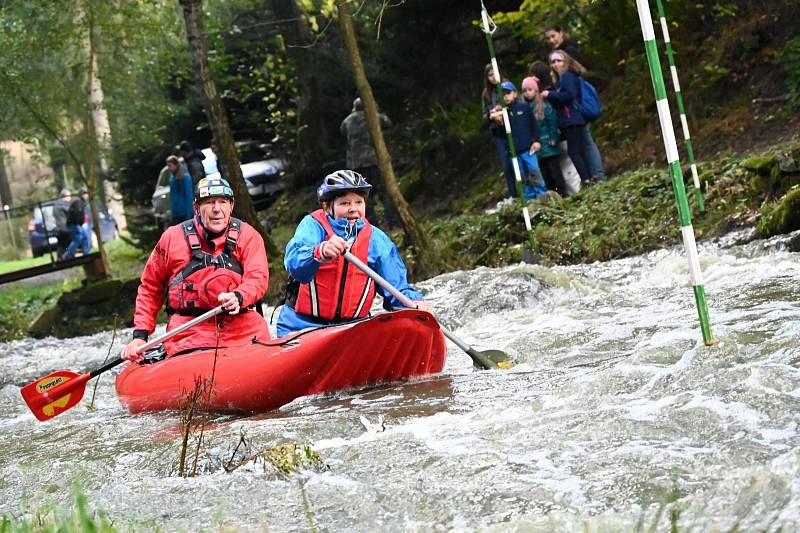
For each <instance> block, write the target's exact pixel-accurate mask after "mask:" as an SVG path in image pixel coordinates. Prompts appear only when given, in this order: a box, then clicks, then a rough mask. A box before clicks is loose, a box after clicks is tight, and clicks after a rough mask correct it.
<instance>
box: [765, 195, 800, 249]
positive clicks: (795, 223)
mask: <svg viewBox="0 0 800 533" xmlns="http://www.w3.org/2000/svg"><path fill="white" fill-rule="evenodd" d="M796 229H800V188H797V189H793V190H791V191H789V192H788V193H787V194H786V195H785V196H784V197H783V198H781V200H780V201H779V202H773V203H771V204H765V205H764V207H762V208H761V219H760V220H759V221H758V231H759V233H761V234H762V235H764V236H765V237H771V236H772V235H778V234H781V233H789V232H791V231H794V230H796Z"/></svg>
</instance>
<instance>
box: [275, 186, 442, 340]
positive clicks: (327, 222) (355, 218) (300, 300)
mask: <svg viewBox="0 0 800 533" xmlns="http://www.w3.org/2000/svg"><path fill="white" fill-rule="evenodd" d="M371 189H372V186H371V185H370V184H369V183H367V180H365V179H364V177H363V176H361V174H359V173H358V172H355V171H352V170H338V171H336V172H334V173H332V174H329V175H327V176H325V179H323V180H322V185H320V186H319V188H318V189H317V199H318V200H319V203H320V209H317V210H316V211H313V212H312V213H310V214H308V215H306V217H305V218H303V220H302V221H300V224H299V225H298V226H297V230H296V231H295V234H294V237H292V239H291V240H290V241H289V243H288V244H287V245H286V253H285V254H284V260H283V262H284V266H285V267H286V271H287V272H288V273H289V276H290V279H289V283H288V284H287V290H286V302H285V303H284V305H283V306H282V307H281V312H280V315H278V324H277V335H278V337H283V336H285V335H287V334H289V333H291V332H293V331H299V330H303V329H307V328H314V327H319V326H325V325H330V324H337V323H341V322H347V321H350V320H355V319H359V318H364V317H366V316H368V315H369V310H370V308H371V307H372V300H373V298H374V296H375V293H376V292H378V293H380V295H381V296H382V297H383V307H384V308H385V309H387V310H388V309H392V308H395V307H402V306H403V305H402V304H401V303H400V302H399V301H398V300H397V299H396V298H395V297H394V296H392V295H391V293H389V292H388V291H386V290H385V289H384V288H382V287H376V286H375V283H374V282H373V280H372V279H371V278H370V277H369V276H367V275H366V274H365V273H364V272H362V271H361V270H360V269H359V268H358V267H356V266H355V265H353V264H351V263H350V262H349V261H347V260H346V259H345V258H344V253H345V252H346V251H350V253H352V254H353V255H355V256H356V257H358V258H359V259H361V261H362V262H364V263H366V264H367V265H368V266H369V267H370V268H372V269H373V270H375V271H376V272H377V273H378V274H380V275H381V276H382V277H383V278H384V279H386V280H387V281H388V282H389V283H390V284H392V285H393V286H394V287H395V288H396V289H397V290H398V291H400V292H401V293H402V294H404V295H405V296H406V297H408V299H410V300H412V301H413V302H414V304H415V305H416V306H417V308H418V309H421V310H423V311H428V312H430V311H431V307H430V305H429V304H427V303H426V302H424V301H422V295H421V294H419V293H418V292H417V291H416V290H415V289H414V288H413V287H412V286H411V285H409V283H408V279H407V277H406V266H405V264H404V263H403V259H402V258H401V257H400V253H399V252H398V250H397V247H396V246H395V245H394V243H393V242H392V241H391V239H389V237H388V236H387V235H386V234H385V233H384V232H383V231H381V230H380V229H378V228H377V227H375V226H372V225H371V224H370V223H369V221H368V220H367V219H366V218H364V215H365V212H366V202H367V198H368V195H369V191H370V190H371Z"/></svg>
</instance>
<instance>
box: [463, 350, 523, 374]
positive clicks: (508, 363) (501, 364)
mask: <svg viewBox="0 0 800 533" xmlns="http://www.w3.org/2000/svg"><path fill="white" fill-rule="evenodd" d="M467 353H468V354H469V355H470V356H472V362H473V364H474V366H475V367H476V368H481V369H484V370H489V369H491V368H511V367H513V366H514V365H515V363H514V358H513V357H511V356H510V355H508V354H507V353H506V352H503V351H501V350H480V351H479V350H475V349H474V348H471V351H469V352H467Z"/></svg>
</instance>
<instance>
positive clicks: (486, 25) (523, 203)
mask: <svg viewBox="0 0 800 533" xmlns="http://www.w3.org/2000/svg"><path fill="white" fill-rule="evenodd" d="M481 20H482V22H483V33H485V34H486V44H487V45H489V57H490V58H491V62H492V70H493V71H494V79H495V80H496V81H497V96H498V98H497V99H498V102H499V103H500V106H501V107H502V109H503V125H504V126H505V128H506V139H508V149H509V151H510V152H511V163H512V165H513V166H514V177H515V178H516V185H517V195H518V196H519V205H520V208H521V209H522V218H523V219H525V229H526V230H527V232H528V242H529V243H530V246H531V254H532V255H534V256H535V255H536V240H535V239H534V238H533V228H532V227H531V215H530V212H529V211H528V202H527V200H526V199H525V194H524V191H523V189H522V173H521V172H520V170H519V161H518V160H517V151H516V149H515V148H514V138H513V137H512V135H511V121H509V119H508V108H507V107H506V101H505V99H504V98H503V89H502V87H500V85H501V83H502V81H501V78H500V69H499V68H498V66H497V57H496V55H495V52H494V41H493V40H492V34H493V33H494V31H495V30H496V29H497V26H496V25H495V24H494V22H493V21H492V20H491V19H490V18H489V12H488V11H486V6H484V5H483V2H482V1H481ZM528 262H533V261H532V260H531V261H528Z"/></svg>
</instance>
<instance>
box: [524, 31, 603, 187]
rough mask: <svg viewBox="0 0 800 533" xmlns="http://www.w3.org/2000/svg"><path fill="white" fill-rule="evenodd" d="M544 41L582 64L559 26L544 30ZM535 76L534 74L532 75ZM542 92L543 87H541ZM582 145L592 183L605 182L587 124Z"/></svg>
mask: <svg viewBox="0 0 800 533" xmlns="http://www.w3.org/2000/svg"><path fill="white" fill-rule="evenodd" d="M544 36H545V39H547V42H548V44H550V47H551V48H552V49H553V50H562V51H564V52H566V53H567V54H569V56H570V57H571V58H572V59H574V60H575V61H576V62H578V63H580V64H582V65H583V64H584V63H583V62H582V61H581V59H580V57H581V56H580V52H579V51H578V44H577V43H576V42H575V41H573V40H572V39H570V38H569V35H567V33H566V32H564V31H561V27H560V26H556V25H551V26H548V27H547V28H545V30H544ZM534 76H536V74H534ZM542 90H544V87H542ZM583 144H584V146H585V147H586V164H587V165H589V171H590V172H591V173H592V181H606V171H605V169H604V168H603V157H602V156H601V155H600V149H599V148H597V143H595V142H594V137H592V131H591V127H590V125H589V122H587V123H586V127H585V128H584V129H583Z"/></svg>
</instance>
